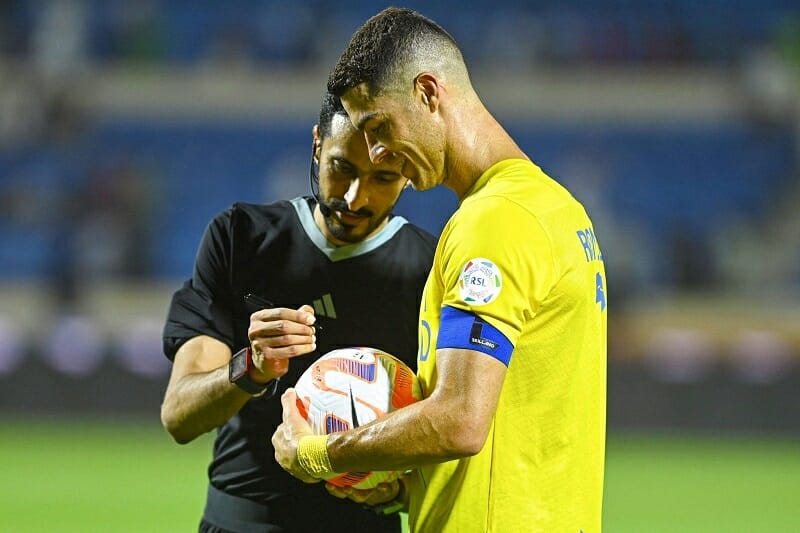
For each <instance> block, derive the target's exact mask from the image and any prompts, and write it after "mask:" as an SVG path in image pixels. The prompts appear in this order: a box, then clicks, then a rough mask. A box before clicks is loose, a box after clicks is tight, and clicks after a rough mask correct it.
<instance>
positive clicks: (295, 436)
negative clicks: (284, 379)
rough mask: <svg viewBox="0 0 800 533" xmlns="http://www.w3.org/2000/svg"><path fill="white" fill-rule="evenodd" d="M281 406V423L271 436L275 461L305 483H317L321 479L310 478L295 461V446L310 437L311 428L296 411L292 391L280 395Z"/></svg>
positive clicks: (295, 401)
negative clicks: (302, 439)
mask: <svg viewBox="0 0 800 533" xmlns="http://www.w3.org/2000/svg"><path fill="white" fill-rule="evenodd" d="M281 405H282V406H283V422H282V423H281V425H279V426H278V428H277V429H276V430H275V433H273V434H272V446H273V447H274V448H275V460H276V461H277V462H278V464H279V465H281V468H283V469H284V470H286V471H287V472H289V473H290V474H291V475H293V476H294V477H296V478H297V479H299V480H300V481H303V482H305V483H319V482H320V481H322V480H321V479H317V478H315V477H311V476H309V475H308V472H306V471H305V469H304V468H303V467H302V466H301V465H300V462H299V461H298V460H297V446H298V445H299V444H300V439H301V438H302V437H305V436H306V435H312V434H313V433H312V431H311V426H309V425H308V422H306V419H305V418H303V416H302V415H301V414H300V411H299V410H298V409H297V394H296V393H295V391H294V389H292V388H289V389H286V392H284V393H283V394H282V395H281Z"/></svg>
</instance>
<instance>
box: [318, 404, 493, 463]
mask: <svg viewBox="0 0 800 533" xmlns="http://www.w3.org/2000/svg"><path fill="white" fill-rule="evenodd" d="M463 414H464V413H463V412H461V410H459V409H453V410H451V409H448V408H447V407H446V406H444V405H442V404H441V403H437V402H435V401H433V400H431V399H430V398H429V399H427V400H423V401H421V402H418V403H415V404H412V405H409V406H408V407H405V408H403V409H400V410H398V411H395V412H393V413H392V414H391V415H389V416H387V417H385V418H382V419H380V420H377V421H375V422H373V423H372V424H367V425H365V426H363V427H360V428H357V429H355V430H352V431H347V432H344V433H334V434H331V435H330V437H329V440H328V456H329V458H330V461H331V465H332V466H333V469H334V471H336V472H358V471H366V470H407V469H414V468H418V467H420V466H423V465H426V464H432V463H440V462H444V461H450V460H453V459H458V458H461V457H467V456H470V455H474V454H475V453H477V451H479V450H480V446H477V448H476V445H474V444H472V441H473V440H474V439H473V438H472V437H471V435H470V432H471V430H470V428H469V427H468V422H466V423H465V422H464V420H463V418H462V416H461V415H463Z"/></svg>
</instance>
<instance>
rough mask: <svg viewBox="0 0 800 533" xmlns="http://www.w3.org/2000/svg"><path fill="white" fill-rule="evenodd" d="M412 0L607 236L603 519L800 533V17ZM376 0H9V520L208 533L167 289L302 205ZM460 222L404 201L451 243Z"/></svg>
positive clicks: (5, 183)
mask: <svg viewBox="0 0 800 533" xmlns="http://www.w3.org/2000/svg"><path fill="white" fill-rule="evenodd" d="M401 5H406V6H408V7H412V8H416V9H418V10H420V11H421V12H422V13H424V14H426V15H428V16H430V17H431V18H433V19H434V20H437V21H438V22H440V23H441V24H442V25H443V26H444V27H445V28H447V29H448V30H450V31H451V33H453V35H454V36H455V37H456V39H457V40H458V41H459V42H460V44H461V45H462V47H463V49H464V52H465V55H466V58H467V60H468V63H469V64H470V66H471V69H472V72H473V77H474V82H475V84H476V86H477V88H478V91H479V92H480V93H481V95H482V96H483V99H484V101H485V103H486V104H487V106H488V107H489V108H490V109H492V110H493V111H494V112H495V114H496V115H497V116H498V117H499V118H500V119H501V121H502V122H503V123H504V124H505V125H506V126H507V127H508V129H509V130H510V131H511V132H512V134H514V135H515V136H516V138H517V140H518V142H519V144H520V145H521V146H522V147H523V149H525V150H526V151H527V152H528V153H529V154H530V155H531V156H532V157H533V158H534V160H535V161H536V162H537V163H538V164H540V165H541V166H542V167H543V168H544V169H545V170H547V171H548V172H549V173H550V174H551V175H552V176H553V177H555V178H556V179H558V180H560V181H561V182H563V183H564V184H565V185H567V186H568V187H569V188H570V189H571V190H572V191H573V193H574V194H575V196H576V197H577V198H578V199H580V200H581V201H582V202H583V203H584V204H585V205H586V206H587V208H588V210H589V212H590V214H591V215H592V216H593V219H594V221H595V228H596V231H597V234H598V236H599V240H600V243H601V245H602V247H603V251H604V256H605V257H606V261H607V263H606V267H607V271H608V272H607V273H608V284H609V291H610V307H609V311H610V313H611V316H610V321H609V328H610V331H609V334H610V351H609V413H608V425H609V447H608V468H607V470H608V475H607V477H608V483H607V490H606V517H605V522H606V524H605V526H606V529H607V530H608V531H612V532H615V531H722V530H725V531H778V530H780V531H790V530H798V528H800V526H798V524H800V511H798V509H800V446H799V445H800V440H798V436H800V210H798V208H797V205H798V203H800V158H798V156H799V155H800V7H798V5H797V3H796V2H794V1H789V0H758V1H756V0H741V1H739V2H722V1H719V0H711V1H708V2H702V3H701V2H693V1H690V0H673V1H666V0H664V1H656V0H640V1H633V0H608V1H601V0H574V1H556V0H532V1H522V2H520V1H512V0H492V1H490V0H473V1H462V2H454V1H440V2H421V1H409V2H403V3H402V4H401ZM382 7H384V5H383V4H377V3H375V4H374V3H371V2H364V1H357V0H351V1H344V0H340V1H335V2H322V1H319V0H297V1H292V2H282V1H256V0H235V1H230V2H213V1H210V0H199V1H195V2H187V1H183V0H139V1H123V0H108V1H101V0H84V1H81V0H31V1H24V0H18V1H14V0H11V1H6V2H0V435H2V437H0V450H2V451H3V452H4V453H3V454H2V456H3V459H1V460H0V464H2V465H3V467H2V469H0V471H2V472H3V473H4V475H3V476H2V477H3V483H2V484H0V486H3V488H2V489H1V490H2V491H1V492H0V530H2V531H191V530H193V528H194V527H195V524H196V518H197V513H198V512H199V508H200V506H201V505H202V494H203V491H204V468H205V462H206V460H207V457H208V454H209V453H210V452H209V446H210V441H209V440H208V439H207V438H206V439H201V441H200V442H196V443H193V444H191V445H190V446H188V447H183V448H181V447H178V446H177V445H173V444H171V443H170V442H169V439H168V437H167V436H166V434H165V433H163V432H162V431H161V430H160V427H159V423H158V408H159V404H160V399H161V395H162V393H163V390H164V386H165V384H166V379H167V376H168V373H169V365H168V362H167V361H166V359H165V358H164V356H163V355H162V353H161V342H160V332H161V327H162V321H163V318H164V315H165V310H166V306H167V304H168V301H169V297H170V295H171V292H172V291H173V290H174V289H175V288H176V287H177V286H178V284H179V283H180V282H181V281H182V280H183V278H185V277H187V276H188V275H189V274H190V272H191V267H192V263H193V259H194V253H195V250H196V247H197V244H198V242H199V239H200V236H201V235H202V232H203V230H204V228H205V224H206V223H207V222H208V220H209V219H210V218H211V217H212V216H213V215H214V214H215V213H217V212H218V211H220V210H222V209H224V208H226V207H227V206H228V205H229V204H230V203H232V202H234V201H237V200H246V201H263V202H266V201H271V200H275V199H279V198H286V197H291V196H295V195H298V194H304V193H306V191H307V190H308V189H307V187H308V182H307V168H308V157H309V153H308V152H309V137H310V130H311V126H312V124H314V122H315V121H316V117H317V111H318V105H319V101H320V96H321V94H322V91H323V89H324V85H325V80H326V75H327V70H328V69H329V68H330V66H331V65H332V64H333V61H334V60H335V58H336V57H337V56H338V53H339V52H340V51H341V49H342V48H343V46H344V45H345V43H346V40H347V38H348V37H349V35H350V34H351V33H352V31H353V30H354V29H355V28H356V27H357V26H358V25H359V24H360V23H361V22H362V21H363V20H365V19H366V18H367V17H369V16H370V15H372V14H373V13H375V12H377V11H378V10H379V9H380V8H382ZM455 207H456V202H455V198H454V197H453V195H452V193H450V192H449V191H448V190H446V189H442V190H434V191H432V192H428V193H415V192H411V191H409V192H407V193H405V195H404V198H403V199H402V200H401V204H400V208H399V209H398V210H399V212H401V213H402V214H403V215H405V216H407V217H408V218H409V219H410V220H412V221H415V222H417V223H418V224H420V225H422V226H424V227H426V228H427V229H429V230H430V231H432V232H434V233H437V234H438V232H439V231H440V230H441V228H442V226H443V225H444V223H445V221H446V220H447V218H448V217H449V215H450V213H451V212H452V210H453V209H455ZM137 454H138V455H137ZM136 457H141V458H140V459H136ZM122 501H124V502H128V503H127V504H126V505H121V502H122ZM147 517H151V518H149V519H148V518H147ZM152 517H156V518H152Z"/></svg>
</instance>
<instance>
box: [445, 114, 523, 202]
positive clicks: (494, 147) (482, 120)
mask: <svg viewBox="0 0 800 533" xmlns="http://www.w3.org/2000/svg"><path fill="white" fill-rule="evenodd" d="M476 115H477V116H476V117H475V118H474V119H473V120H472V121H471V122H470V123H469V127H466V124H464V125H458V124H457V128H458V129H457V130H456V131H459V132H460V134H459V135H458V136H456V137H453V140H452V141H451V142H449V143H448V147H447V163H446V164H447V167H446V168H447V175H446V178H445V181H444V182H443V184H444V185H445V186H446V187H448V188H450V189H452V190H453V191H454V192H455V193H456V195H457V196H458V199H459V201H461V200H463V199H464V196H465V195H466V194H467V192H468V191H469V190H470V189H471V188H472V186H473V185H475V182H476V181H478V179H479V178H480V177H481V175H483V173H484V172H486V171H487V170H488V169H489V168H491V167H492V166H493V165H495V164H496V163H499V162H500V161H504V160H506V159H528V156H527V155H525V152H523V151H522V150H521V149H520V147H519V146H518V145H517V143H516V142H514V139H512V138H511V136H510V135H509V134H508V132H506V130H505V129H504V128H503V127H502V126H501V125H500V123H499V122H497V120H496V119H495V118H494V117H493V116H492V115H491V114H490V113H489V112H488V111H487V110H486V109H485V108H482V109H481V111H479V112H478V113H476Z"/></svg>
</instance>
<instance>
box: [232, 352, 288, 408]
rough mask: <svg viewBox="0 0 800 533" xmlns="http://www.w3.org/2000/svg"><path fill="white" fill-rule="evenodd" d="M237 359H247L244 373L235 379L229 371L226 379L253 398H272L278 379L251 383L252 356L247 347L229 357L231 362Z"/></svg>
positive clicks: (276, 388)
mask: <svg viewBox="0 0 800 533" xmlns="http://www.w3.org/2000/svg"><path fill="white" fill-rule="evenodd" d="M238 357H246V358H247V359H246V364H245V371H244V372H242V374H241V375H239V376H236V377H234V376H233V375H232V374H231V372H230V371H229V373H228V377H229V379H230V381H231V383H233V384H235V385H236V386H237V387H239V388H240V389H242V390H243V391H245V392H246V393H248V394H251V395H253V396H254V397H260V396H264V395H267V397H271V396H274V395H275V392H276V391H277V390H278V382H279V381H280V378H275V379H271V380H269V381H267V382H266V383H258V382H256V381H253V379H252V378H251V377H250V374H249V372H250V369H251V368H252V367H253V355H252V351H251V348H250V347H249V346H248V347H247V348H242V349H241V350H240V351H239V352H237V353H236V354H234V355H233V357H231V360H233V359H234V358H238Z"/></svg>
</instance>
